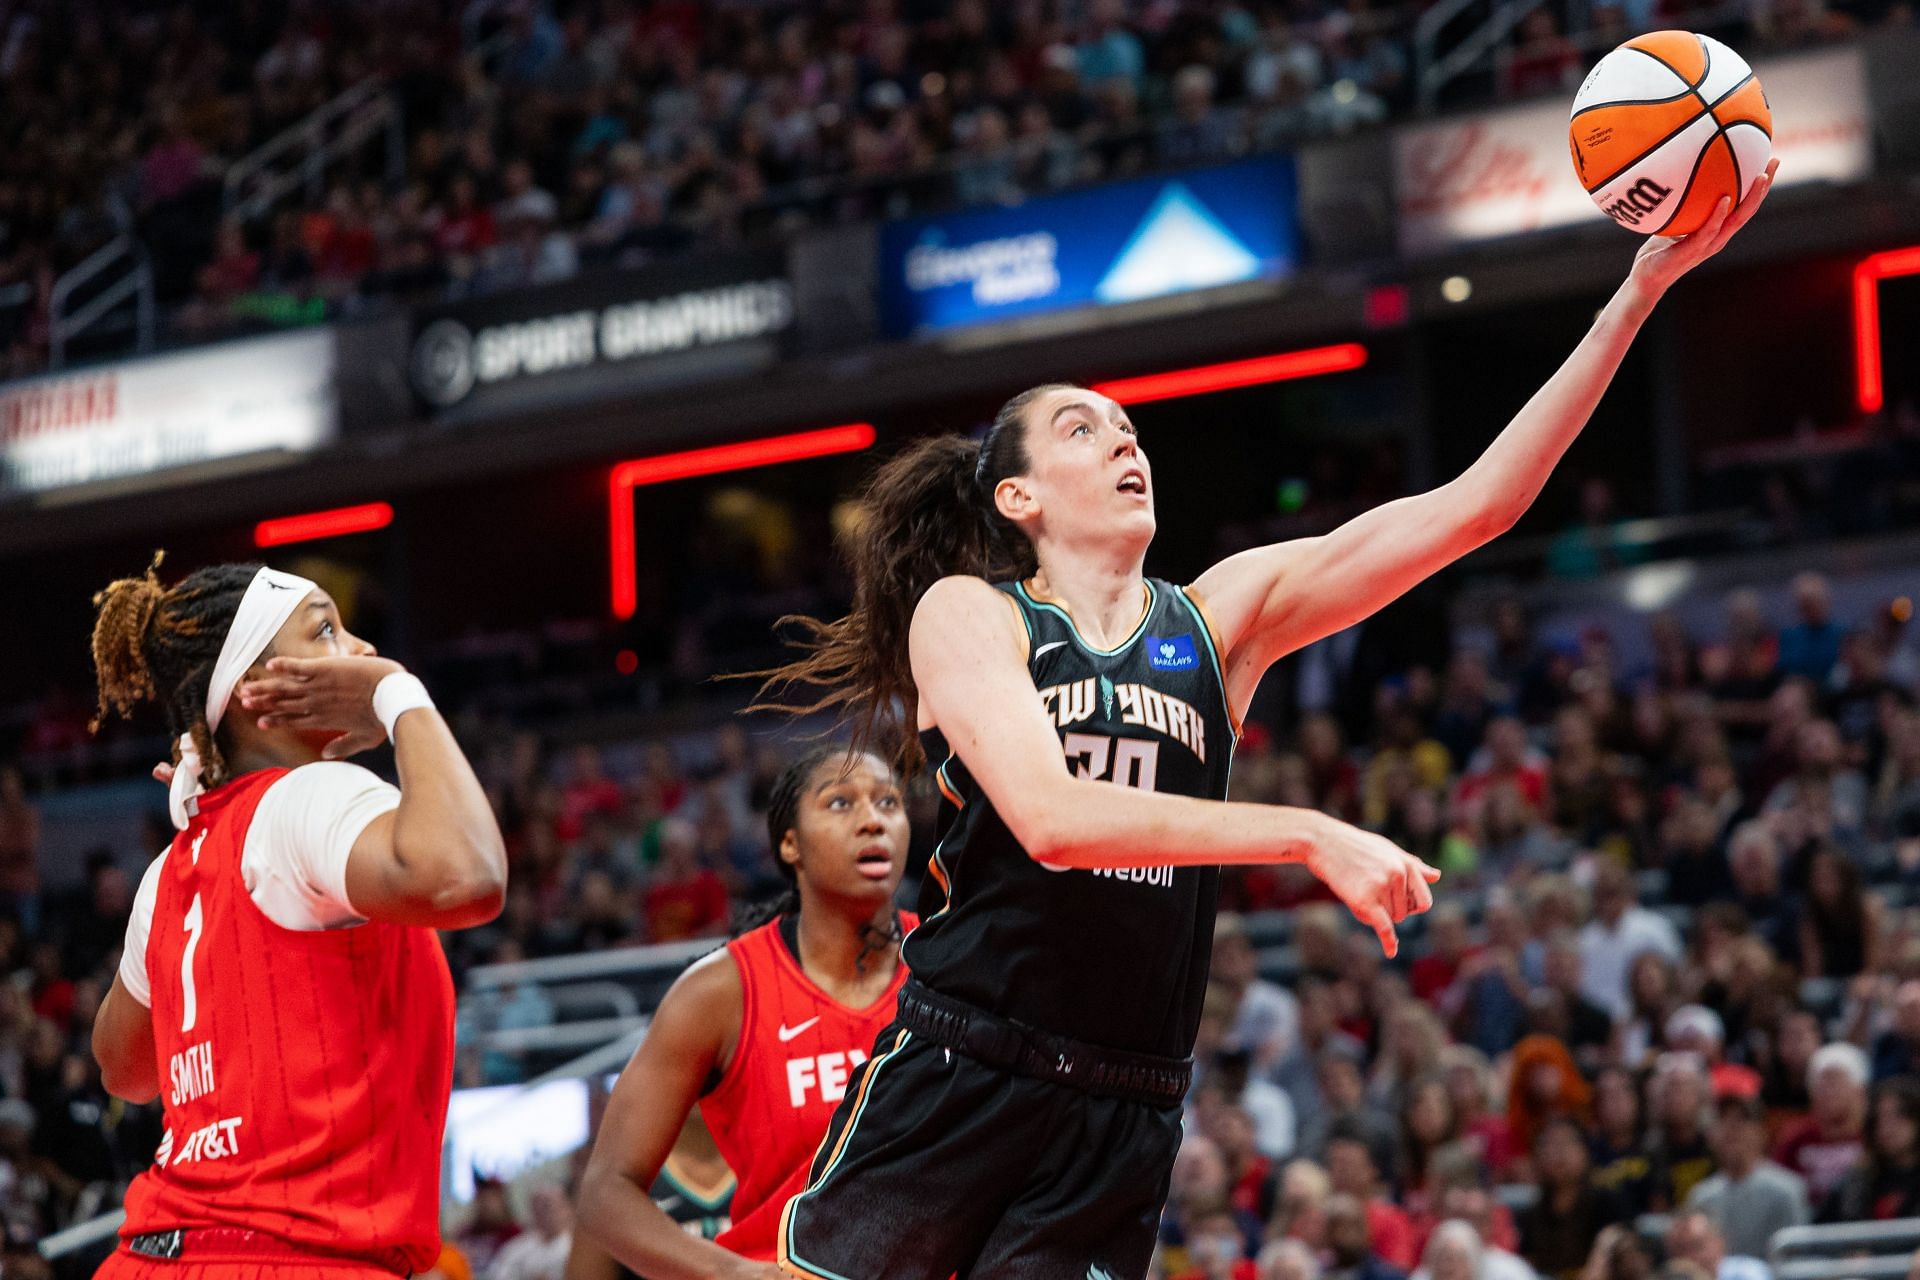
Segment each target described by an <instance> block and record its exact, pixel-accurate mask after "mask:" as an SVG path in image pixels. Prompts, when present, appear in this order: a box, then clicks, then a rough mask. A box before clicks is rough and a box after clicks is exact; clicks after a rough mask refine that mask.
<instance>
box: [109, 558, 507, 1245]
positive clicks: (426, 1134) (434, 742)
mask: <svg viewBox="0 0 1920 1280" xmlns="http://www.w3.org/2000/svg"><path fill="white" fill-rule="evenodd" d="M96 603H97V604H98V606H99V617H98V620H97V622H96V623H95V626H94V634H93V658H94V668H95V671H96V673H97V676H98V679H99V686H100V706H101V711H102V714H103V715H104V714H105V712H106V710H107V709H108V708H112V709H114V710H117V711H119V712H120V713H121V714H127V713H129V712H131V711H132V709H133V708H134V707H135V705H137V704H138V703H141V702H143V701H148V700H152V701H155V702H158V703H159V704H160V707H161V709H162V711H163V712H164V713H165V715H166V718H167V721H168V724H169V726H170V728H171V730H172V732H173V733H174V734H176V735H177V736H178V746H177V749H176V756H175V761H174V765H173V768H172V770H171V773H170V776H169V782H170V795H169V801H170V803H169V808H170V809H171V811H172V816H173V820H174V825H175V827H176V828H177V829H178V832H179V834H177V835H176V836H175V837H174V840H173V843H172V845H171V846H169V848H168V849H167V850H166V852H165V853H163V854H162V855H161V856H160V857H159V858H158V859H156V860H155V861H154V863H153V865H152V866H151V867H150V868H149V869H148V871H147V874H146V876H145V877H144V878H143V879H142V881H141V884H140V890H139V893H138V895H137V896H136V898H135V901H134V908H133V914H132V919H131V920H130V921H129V922H128V925H127V941H126V950H125V953H124V955H123V957H122V960H121V965H120V972H119V974H118V976H117V977H116V978H115V980H114V983H113V985H112V987H111V989H110V990H109V991H108V994H107V998H106V1000H105V1001H104V1002H103V1003H102V1005H101V1008H100V1013H99V1016H98V1019H97V1021H96V1022H95V1024H94V1033H93V1047H94V1053H95V1055H96V1056H97V1057H98V1058H99V1060H100V1069H101V1076H102V1079H103V1081H104V1082H105V1084H106V1087H107V1088H108V1089H109V1090H110V1091H111V1092H113V1093H114V1094H117V1095H118V1096H120V1097H123V1098H126V1099H128V1100H130V1101H134V1102H146V1101H150V1100H152V1099H153V1098H154V1097H155V1096H156V1095H157V1096H159V1097H160V1098H161V1099H162V1102H163V1105H164V1110H165V1121H166V1132H165V1136H164V1137H163V1138H162V1140H161V1144H160V1149H159V1151H158V1152H157V1153H156V1155H155V1157H154V1163H153V1167H152V1168H151V1169H149V1170H148V1171H147V1172H145V1173H143V1174H141V1175H140V1176H139V1177H138V1178H136V1179H135V1180H134V1182H133V1185H132V1187H131V1188H130V1189H129V1190H128V1192H127V1201H126V1209H127V1218H126V1223H125V1225H124V1226H123V1227H122V1228H121V1239H120V1248H119V1250H118V1251H117V1252H116V1253H115V1254H114V1255H113V1257H112V1258H110V1259H109V1260H108V1261H107V1262H106V1264H105V1265H104V1266H103V1267H102V1268H101V1270H100V1272H99V1273H98V1274H99V1275H101V1276H104V1277H108V1278H109V1280H152V1278H161V1277H164V1278H165V1280H224V1278H226V1277H235V1278H237V1277H240V1276H242V1275H244V1276H247V1277H256V1276H258V1277H273V1276H279V1275H286V1276H294V1275H298V1276H302V1277H315V1278H316V1280H363V1278H369V1277H377V1276H380V1275H382V1274H386V1275H405V1274H407V1273H408V1272H412V1271H424V1270H425V1269H427V1268H428V1267H430V1266H432V1265H433V1263H434V1260H435V1258H436V1257H437V1255H438V1252H439V1247H440V1240H439V1227H438V1213H439V1194H438V1193H439V1162H440V1148H441V1140H442V1130H443V1128H444V1124H445V1120H446V1110H447V1094H448V1090H449V1087H450V1085H451V1083H452V1066H453V1013H454V1004H453V982H452V979H451V976H450V975H449V973H448V971H447V963H446V959H445V957H444V956H443V955H442V953H441V950H440V944H439V940H438V938H437V937H436V936H435V935H434V933H433V930H435V929H447V928H459V927H462V926H465V925H472V924H478V923H481V922H483V921H485V920H488V919H491V918H492V917H493V916H494V915H495V914H496V913H497V912H498V911H499V908H500V902H501V897H502V894H503V891H504V886H505V879H506V861H505V853H504V849H503V846H502V844H501V839H500V832H499V830H498V828H497V827H496V825H495V823H494V819H493V814H492V812H491V810H490V809H489V808H488V805H487V800H486V797H485V795H484V794H483V793H482V791H481V788H480V784H479V782H478V780H477V779H476V778H475V777H474V776H473V771H472V769H471V768H470V767H469V766H468V764H467V761H466V759H465V758H464V757H463V756H462V755H461V752H460V748H459V747H458V746H457V745H456V744H455V742H454V739H453V735H452V733H451V732H450V731H449V730H448V729H447V726H446V723H445V721H443V720H442V719H441V718H440V716H439V714H438V713H437V712H435V711H434V710H433V704H432V702H431V701H430V700H429V699H428V698H427V696H426V691H425V689H424V688H423V687H422V686H421V685H420V682H419V681H418V680H417V679H415V678H414V677H412V676H410V675H407V674H406V673H405V672H404V671H402V670H401V668H400V666H399V665H398V664H397V663H393V662H389V661H386V660H384V659H380V658H376V657H374V656H373V648H372V646H371V645H369V644H367V643H366V642H365V641H363V640H360V639H358V638H357V637H355V636H353V635H351V634H349V633H348V632H347V630H346V628H345V627H344V626H343V625H342V624H341V621H340V616H339V612H338V610H337V609H336V608H335V607H334V603H333V601H332V600H331V599H330V598H329V597H328V596H327V594H326V592H324V591H322V590H320V589H319V588H318V587H316V586H315V585H314V584H313V583H312V582H309V581H307V580H306V579H304V578H299V577H295V576H293V575H291V574H284V573H277V572H275V571H274V570H271V569H263V568H261V567H259V566H257V565H218V566H214V567H211V568H206V569H202V570H200V571H198V572H196V573H193V574H191V575H189V576H188V577H187V578H186V579H185V580H183V581H182V582H180V583H179V584H178V585H177V586H175V587H173V588H171V589H168V588H165V587H163V586H162V585H161V584H160V582H159V581H158V580H157V579H156V578H155V576H154V573H153V570H151V569H149V570H148V571H147V573H146V575H145V576H144V577H140V578H128V579H123V580H121V581H119V582H116V583H114V584H113V585H112V586H110V587H108V588H107V589H106V590H105V591H104V592H102V593H101V594H100V595H99V596H98V597H97V598H96ZM389 736H390V737H392V738H393V740H394V745H395V758H396V760H397V761H398V766H399V771H400V779H401V784H402V785H401V787H400V789H398V790H396V789H395V788H394V787H392V786H390V785H388V784H387V783H385V782H382V781H381V780H380V779H378V778H377V777H375V776H374V775H373V774H371V773H369V772H368V771H366V770H365V769H362V768H360V767H359V766H358V765H352V764H347V763H345V762H344V760H343V759H342V757H344V756H347V755H350V754H352V753H353V752H355V751H359V750H363V749H365V748H366V747H368V746H372V745H375V744H377V743H379V742H380V741H381V740H383V739H384V738H387V737H389Z"/></svg>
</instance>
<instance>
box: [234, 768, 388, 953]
mask: <svg viewBox="0 0 1920 1280" xmlns="http://www.w3.org/2000/svg"><path fill="white" fill-rule="evenodd" d="M399 806H400V789H399V788H398V787H395V786H394V785H393V784H392V783H389V782H383V781H381V780H380V779H379V778H378V777H376V776H375V775H374V774H372V773H370V772H369V771H367V770H366V769H363V768H361V767H360V766H359V765H357V764H348V763H347V762H346V761H344V760H323V761H319V762H317V763H315V764H308V765H302V766H300V767H299V768H298V769H294V770H292V771H291V772H289V773H288V774H287V776H286V777H284V778H282V779H280V780H279V781H278V782H276V783H274V784H273V785H272V786H270V787H268V788H267V793H266V794H265V795H263V796H261V797H260V807H259V808H258V809H256V810H254V814H253V822H252V824H251V825H250V826H249V827H248V828H247V844H246V848H245V849H244V850H243V851H242V853H241V855H240V874H241V876H242V877H243V878H244V879H245V881H246V885H247V892H248V894H249V895H250V896H251V897H252V898H253V902H254V905H255V906H257V907H259V908H260V910H261V911H262V912H263V913H265V915H266V917H267V919H269V920H271V921H273V922H274V923H275V924H277V925H279V926H280V927H281V928H283V929H296V930H299V931H301V932H311V931H313V930H317V929H337V928H340V927H342V926H343V925H353V924H361V923H363V922H364V920H365V917H363V916H362V915H361V914H360V913H359V912H357V911H355V910H354V909H353V904H352V903H350V902H348V901H347V858H348V856H349V855H351V854H352V852H353V842H354V841H356V840H358V839H359V838H360V833H361V832H363V831H365V830H366V829H367V824H368V823H370V822H372V821H373V820H374V819H375V818H377V817H379V816H380V815H381V814H383V813H389V812H391V811H392V810H394V809H397V808H398V807H399Z"/></svg>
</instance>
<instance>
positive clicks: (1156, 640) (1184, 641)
mask: <svg viewBox="0 0 1920 1280" xmlns="http://www.w3.org/2000/svg"><path fill="white" fill-rule="evenodd" d="M1147 665H1148V666H1150V667H1152V668H1153V669H1154V670H1155V671H1187V670H1191V669H1192V668H1194V667H1197V666H1199V665H1200V653H1199V651H1198V650H1197V649H1195V648H1194V647H1193V637H1192V636H1172V637H1168V638H1163V637H1160V636H1148V637H1147Z"/></svg>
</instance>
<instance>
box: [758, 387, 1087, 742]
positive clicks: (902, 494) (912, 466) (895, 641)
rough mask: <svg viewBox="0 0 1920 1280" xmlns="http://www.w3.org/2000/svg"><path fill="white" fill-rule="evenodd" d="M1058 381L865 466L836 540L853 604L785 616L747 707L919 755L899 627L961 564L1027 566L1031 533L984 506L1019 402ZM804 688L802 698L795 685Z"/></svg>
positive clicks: (1000, 569) (1006, 463)
mask: <svg viewBox="0 0 1920 1280" xmlns="http://www.w3.org/2000/svg"><path fill="white" fill-rule="evenodd" d="M1061 385H1062V384H1058V383H1051V384H1048V385H1045V386H1039V387H1034V388H1032V389H1031V390H1028V391H1023V392H1021V393H1020V394H1019V395H1017V396H1015V397H1014V398H1013V399H1011V400H1009V401H1007V403H1006V404H1005V405H1004V406H1002V407H1001V409H1000V412H999V413H998V414H997V415H995V417H994V420H993V425H992V426H991V427H990V428H988V430H987V434H986V438H985V439H983V440H982V441H981V442H980V443H979V444H975V443H974V442H973V441H972V440H970V439H968V438H967V437H965V436H961V435H942V436H935V437H933V438H932V439H927V440H920V441H917V442H915V443H914V444H912V445H909V446H908V447H907V448H906V449H904V450H902V451H901V452H900V453H898V454H896V455H895V456H894V457H892V458H891V459H889V460H888V461H887V462H886V463H884V464H883V465H882V466H881V467H880V469H879V470H878V471H877V472H875V473H874V476H873V479H872V480H870V481H869V482H868V483H867V487H866V490H865V492H864V493H863V494H862V495H861V499H860V506H861V518H860V519H859V520H857V521H855V522H854V524H853V527H852V531H851V532H850V533H849V534H848V535H846V537H845V538H844V540H843V542H842V548H841V549H842V551H843V553H844V554H845V555H846V557H847V560H848V562H849V563H850V564H851V566H852V568H853V578H854V590H853V608H852V610H851V611H850V612H849V613H848V614H847V616H846V617H844V618H841V619H839V620H838V621H835V622H821V621H819V620H818V619H817V618H808V617H803V616H790V617H786V618H782V619H781V620H780V625H782V626H786V625H789V624H791V625H792V626H794V627H795V628H797V629H798V631H799V632H800V636H799V639H798V642H797V647H798V648H799V649H800V650H801V654H800V656H799V657H797V658H795V659H794V660H793V661H792V662H789V663H786V664H785V665H784V666H780V667H776V668H774V669H772V670H770V671H756V672H751V673H749V674H751V675H754V676H758V677H760V678H762V679H763V681H764V683H763V684H762V685H761V687H760V696H759V697H758V698H757V699H756V700H755V702H754V704H753V706H752V707H751V708H750V710H755V711H782V712H786V713H788V714H791V715H812V714H814V713H816V712H821V711H832V712H834V713H835V715H836V716H837V717H838V718H839V721H840V723H841V724H843V725H851V727H852V731H853V742H852V747H851V749H852V750H855V751H863V750H868V749H873V750H876V751H878V752H879V754H880V755H881V757H882V758H883V759H888V760H891V761H893V762H894V763H895V764H896V765H897V766H898V767H900V768H901V769H903V770H905V771H906V772H909V773H911V772H913V771H915V770H917V769H918V768H919V767H920V765H921V764H922V763H923V762H924V760H923V756H922V753H921V750H920V740H919V735H918V734H917V733H916V732H915V724H916V711H917V709H918V706H919V695H918V694H917V692H916V691H915V689H914V687H913V670H912V667H911V665H910V664H909V662H908V656H907V631H908V628H909V626H910V625H911V624H912V622H913V611H914V610H915V609H916V608H918V607H919V604H920V597H921V596H923V595H925V594H926V593H927V589H928V588H929V587H931V586H933V584H934V583H936V582H938V581H939V580H940V579H942V578H945V577H950V576H953V575H955V574H971V575H973V576H975V577H979V578H985V579H986V580H987V581H989V582H996V581H1004V580H1006V579H1009V578H1024V577H1027V576H1029V575H1031V574H1032V573H1033V572H1034V571H1035V569H1036V568H1037V567H1038V562H1037V561H1036V560H1035V559H1034V552H1033V544H1032V543H1030V542H1029V541H1028V540H1027V538H1026V537H1025V536H1024V535H1023V534H1022V533H1021V532H1020V531H1019V530H1018V529H1017V528H1015V527H1014V525H1013V524H1012V523H1011V522H1010V521H1008V520H1007V519H1006V518H1005V517H1004V516H1002V515H1001V514H1000V513H999V511H998V510H997V509H996V508H995V506H994V502H993V491H994V488H995V486H997V485H998V484H999V483H1000V481H1002V480H1004V479H1006V478H1007V477H1008V476H1013V475H1020V474H1022V473H1023V472H1024V471H1025V470H1026V468H1027V448H1026V424H1025V422H1024V421H1023V419H1022V413H1023V411H1024V410H1025V409H1026V407H1027V405H1029V404H1030V403H1032V402H1033V400H1034V399H1035V398H1036V397H1038V396H1040V395H1043V394H1045V393H1046V392H1048V391H1052V390H1056V389H1058V388H1059V387H1060V386H1061ZM796 685H798V686H806V687H808V688H809V689H810V690H812V691H814V696H813V697H812V698H811V699H810V700H809V699H808V698H807V697H806V695H804V694H800V693H796V692H794V686H796Z"/></svg>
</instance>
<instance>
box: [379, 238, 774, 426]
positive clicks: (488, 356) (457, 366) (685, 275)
mask: <svg viewBox="0 0 1920 1280" xmlns="http://www.w3.org/2000/svg"><path fill="white" fill-rule="evenodd" d="M793 322H794V302H793V288H792V286H791V285H790V284H789V283H788V281H787V278H786V271H785V263H784V261H783V259H782V257H781V255H779V254H777V253H755V254H741V255H728V256H726V257H723V258H714V259H698V260H694V261H691V262H687V263H672V264H668V265H666V266H663V267H658V268H651V269H643V270H639V271H618V272H608V273H604V274H599V275H594V276H591V277H586V278H582V279H578V280H570V281H567V282H566V283H564V284H557V285H551V286H547V287H545V288H539V289H526V290H521V291H518V292H514V293H508V294H502V295H499V296H497V297H491V298H485V299H480V300H477V301H474V302H470V303H462V304H459V305H456V306H451V307H444V308H440V309H437V310H435V311H431V312H428V313H426V314H425V315H423V316H421V317H420V318H419V319H418V320H417V321H416V324H415V332H414V339H413V350H412V354H411V356H410V358H409V361H408V379H409V381H410V382H411V383H412V386H413V390H414V393H415V394H416V395H417V396H419V397H420V399H421V400H422V401H424V402H425V403H426V404H427V405H428V406H429V407H430V408H433V409H436V410H441V409H450V408H452V407H454V406H456V405H463V404H465V403H467V402H468V401H470V400H471V401H473V402H474V403H475V405H476V407H477V406H478V404H479V403H480V402H481V401H482V400H491V401H493V402H494V403H495V404H496V405H499V407H506V406H505V405H504V404H503V403H502V401H504V400H505V399H507V398H509V397H508V396H505V395H503V394H502V393H506V392H511V391H518V392H521V393H522V398H525V399H526V400H527V402H528V403H529V404H534V403H537V402H538V401H542V400H550V399H552V398H554V397H556V396H559V397H563V398H564V397H566V396H567V395H568V394H569V392H570V390H571V391H579V390H583V389H584V388H585V386H586V385H587V384H591V385H592V386H593V387H594V388H596V389H605V388H606V386H607V383H608V380H609V375H610V374H611V375H613V381H614V382H615V383H618V382H622V381H625V380H626V378H625V377H624V376H623V375H626V374H630V373H632V372H634V371H635V370H637V369H638V368H640V367H641V366H649V370H648V372H649V374H650V376H649V377H648V378H647V379H646V380H651V379H652V378H653V377H662V378H669V379H670V378H671V377H672V375H673V373H674V372H675V371H674V370H673V369H672V368H671V367H669V366H668V364H667V362H669V361H671V360H672V359H673V358H674V357H687V356H691V355H695V354H697V353H703V352H709V351H713V350H716V349H721V348H739V349H743V350H744V349H746V348H747V347H748V346H749V344H754V343H759V344H760V346H761V347H762V348H763V347H764V346H765V340H768V339H778V338H779V337H780V335H782V334H784V333H785V332H786V331H787V330H788V329H790V328H791V327H792V325H793ZM756 349H757V348H756ZM679 372H681V373H682V374H684V373H685V372H686V370H684V369H682V370H680V371H679ZM570 375H571V376H570ZM581 375H587V376H586V377H584V378H583V377H582V376H581ZM595 375H597V376H595Z"/></svg>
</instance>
